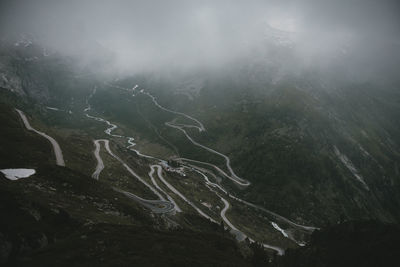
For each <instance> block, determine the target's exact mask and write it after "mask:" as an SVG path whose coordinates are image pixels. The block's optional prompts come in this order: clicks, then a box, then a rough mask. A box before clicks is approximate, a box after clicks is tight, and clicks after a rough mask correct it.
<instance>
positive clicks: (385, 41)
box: [1, 0, 400, 79]
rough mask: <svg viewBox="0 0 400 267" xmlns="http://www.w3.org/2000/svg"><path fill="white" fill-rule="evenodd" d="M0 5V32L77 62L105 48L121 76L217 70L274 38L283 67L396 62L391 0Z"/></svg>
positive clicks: (367, 71)
mask: <svg viewBox="0 0 400 267" xmlns="http://www.w3.org/2000/svg"><path fill="white" fill-rule="evenodd" d="M2 6H3V7H2V8H1V13H2V16H1V21H2V23H1V26H2V27H1V28H2V32H3V33H5V35H4V34H2V35H3V36H13V37H14V38H17V37H18V36H19V35H20V34H31V35H32V36H34V38H36V39H37V41H39V42H41V43H42V45H44V46H46V47H49V48H51V49H54V50H56V51H58V52H61V53H64V54H73V55H75V56H77V57H79V58H81V59H82V60H87V58H88V57H89V58H93V57H102V56H104V53H105V51H109V52H110V53H112V54H113V64H114V67H115V68H117V69H119V70H121V71H125V72H126V73H128V74H131V73H132V72H141V71H160V70H162V71H165V70H171V69H179V70H182V69H185V70H188V69H193V68H194V69H198V68H203V69H209V68H218V69H220V68H222V69H224V68H225V67H226V66H227V65H228V66H229V65H230V64H243V63H242V62H243V61H245V60H247V59H249V58H250V59H252V60H254V59H259V58H260V57H261V58H262V57H264V56H265V54H266V53H268V55H269V54H274V53H275V51H273V50H271V48H270V47H268V45H270V44H271V43H276V42H279V41H280V42H281V43H286V44H287V45H290V46H291V50H290V53H292V55H291V56H290V59H287V62H285V65H291V66H295V67H294V70H292V71H295V72H301V71H304V70H309V69H312V70H315V69H324V70H325V71H327V72H329V71H331V70H332V69H334V68H342V67H346V66H349V67H347V69H346V71H348V72H353V73H354V76H357V75H358V76H360V75H362V76H363V79H366V78H368V77H370V76H371V74H373V73H376V71H380V73H383V72H390V70H391V69H393V68H394V67H396V66H397V67H398V63H399V57H398V55H397V54H398V53H394V52H395V51H397V50H398V48H399V45H400V39H399V36H400V35H399V29H400V22H399V17H398V13H399V11H400V9H399V5H398V4H397V2H396V1H389V0H385V1H380V2H379V3H377V2H376V1H370V0H353V1H313V0H301V1H271V0H269V1H235V2H234V3H233V2H232V1H180V0H172V1H146V2H143V1H121V0H118V1H112V2H111V1H91V0H84V1H68V2H65V1H43V0H40V1H35V2H33V1H3V4H2ZM271 32H273V34H271ZM277 35H281V36H280V37H277ZM277 39H278V40H277ZM96 46H97V47H101V49H98V48H96ZM265 64H267V62H265ZM288 71H289V70H288Z"/></svg>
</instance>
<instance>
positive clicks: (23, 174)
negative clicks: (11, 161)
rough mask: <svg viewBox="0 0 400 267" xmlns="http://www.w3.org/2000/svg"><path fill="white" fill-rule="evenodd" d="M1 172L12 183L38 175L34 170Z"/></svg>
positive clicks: (4, 170)
mask: <svg viewBox="0 0 400 267" xmlns="http://www.w3.org/2000/svg"><path fill="white" fill-rule="evenodd" d="M0 172H2V173H3V174H4V175H5V176H6V178H7V179H9V180H12V181H16V180H18V179H21V178H28V177H29V176H31V175H34V174H35V173H36V171H35V170H34V169H2V170H0Z"/></svg>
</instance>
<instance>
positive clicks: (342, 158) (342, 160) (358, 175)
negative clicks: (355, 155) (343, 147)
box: [333, 146, 369, 190]
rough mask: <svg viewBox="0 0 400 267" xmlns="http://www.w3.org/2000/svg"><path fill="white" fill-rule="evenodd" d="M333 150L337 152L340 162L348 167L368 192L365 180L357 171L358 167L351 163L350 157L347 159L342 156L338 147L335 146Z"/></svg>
mask: <svg viewBox="0 0 400 267" xmlns="http://www.w3.org/2000/svg"><path fill="white" fill-rule="evenodd" d="M333 148H334V150H335V154H336V156H337V157H338V158H339V159H340V161H341V162H342V163H343V164H344V165H345V166H346V167H347V169H348V170H349V171H350V172H351V173H352V174H353V175H354V177H356V179H357V180H358V181H359V182H360V183H362V184H363V185H364V186H365V188H366V189H367V190H369V187H368V185H367V184H366V183H365V181H364V178H363V177H362V175H361V174H360V173H359V171H358V170H357V169H356V167H354V165H353V163H352V162H351V160H350V159H349V158H348V157H346V155H344V154H342V153H341V152H340V151H339V149H338V148H337V147H336V146H334V147H333Z"/></svg>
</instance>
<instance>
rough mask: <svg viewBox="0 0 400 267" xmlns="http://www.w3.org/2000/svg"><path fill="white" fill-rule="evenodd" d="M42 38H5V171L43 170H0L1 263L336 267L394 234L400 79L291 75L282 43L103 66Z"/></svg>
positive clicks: (1, 103) (103, 61)
mask: <svg viewBox="0 0 400 267" xmlns="http://www.w3.org/2000/svg"><path fill="white" fill-rule="evenodd" d="M282 38H283V37H282ZM33 39H34V38H32V39H29V38H28V37H24V38H22V40H20V41H15V42H14V41H12V42H11V41H8V42H7V41H3V42H2V43H1V49H0V75H1V77H2V80H1V84H0V85H1V89H0V94H1V98H0V108H1V113H0V114H1V116H0V120H1V124H2V125H3V127H2V128H3V130H2V131H1V133H0V134H1V140H2V144H1V148H0V158H1V160H0V162H1V163H0V164H1V165H0V170H5V169H18V168H27V169H31V170H35V174H34V175H32V176H31V177H28V178H24V179H18V180H15V181H14V180H10V179H9V178H7V177H6V175H4V174H0V182H1V186H0V190H1V193H0V196H1V206H0V212H1V213H2V216H1V217H2V218H5V219H4V220H2V221H1V223H0V256H1V257H0V260H1V262H2V263H4V264H8V265H30V266H32V265H34V266H36V265H37V266H43V265H48V266H53V265H55V264H57V265H71V264H74V265H82V266H83V265H85V266H86V265H99V266H105V265H128V264H129V265H130V264H136V265H140V266H148V265H156V266H165V265H171V266H180V265H181V266H187V265H189V264H190V265H198V266H205V265H206V266H251V265H253V266H259V265H260V264H262V265H268V264H269V265H272V266H273V265H277V266H294V265H293V264H292V263H293V262H296V263H298V265H297V266H312V265H307V264H308V263H310V262H311V261H310V259H315V262H314V263H313V264H314V266H325V265H323V264H325V263H326V262H334V261H332V258H334V256H335V255H334V254H333V253H332V254H331V253H330V251H332V250H337V251H339V252H338V254H340V255H341V256H343V257H344V258H345V259H349V261H346V263H347V262H349V263H353V261H352V257H353V256H354V257H356V255H364V254H368V253H371V251H375V249H374V248H376V250H378V251H379V250H382V251H384V249H383V248H390V247H391V246H392V244H394V243H395V242H396V240H397V241H398V226H397V225H398V223H399V220H400V213H399V209H398V207H399V206H400V187H399V181H400V177H399V166H398V162H399V161H400V158H399V155H400V154H399V152H400V150H399V144H400V129H399V127H398V122H399V121H398V118H399V117H400V116H399V115H400V103H399V101H398V100H399V99H400V98H399V90H398V87H399V85H400V83H399V82H396V81H391V82H382V81H376V82H369V83H365V82H358V81H354V80H349V79H347V78H343V77H342V76H341V73H340V70H338V73H337V75H329V76H328V75H326V74H325V73H324V72H323V71H305V72H302V73H291V74H285V75H283V74H284V73H288V72H287V71H286V69H282V68H283V66H284V65H286V64H284V63H282V65H279V64H278V65H277V64H275V63H276V62H280V61H281V59H282V62H286V60H290V51H291V46H286V45H285V46H283V47H282V46H281V45H279V43H278V45H276V47H275V49H276V51H279V53H278V54H277V55H275V57H273V58H272V59H271V58H269V57H267V56H265V57H266V58H268V60H270V61H269V62H270V63H268V64H267V63H265V62H264V61H263V60H260V59H254V58H252V59H251V60H248V61H246V62H244V63H243V64H240V65H232V66H230V67H229V68H227V69H225V70H223V71H221V70H216V71H215V72H213V71H202V72H200V71H199V72H198V73H179V72H178V73H174V72H173V71H171V73H172V74H170V73H168V74H166V75H160V74H154V73H142V74H140V75H139V74H137V75H132V76H120V75H118V74H117V73H109V72H108V73H107V75H105V74H104V73H105V71H104V70H107V66H108V63H109V62H110V60H111V59H110V58H109V57H108V56H105V57H104V58H99V59H98V61H96V62H90V63H86V65H80V63H79V61H77V60H76V58H75V57H74V56H73V55H63V54H59V53H57V52H51V51H45V49H44V48H43V47H42V46H41V45H40V42H36V41H35V40H33ZM16 44H18V45H16ZM92 65H96V68H95V69H93V68H92V67H91V66H92ZM339 77H340V78H339ZM16 109H18V110H20V111H22V114H25V115H26V119H27V121H28V122H29V123H30V124H31V127H32V128H33V129H35V130H36V132H35V131H32V130H28V128H27V127H26V124H25V123H24V121H23V116H22V115H21V113H20V112H17V111H16ZM38 132H40V133H42V134H40V133H39V134H38ZM45 135H47V136H48V137H51V138H53V139H54V140H55V141H56V142H57V144H59V147H60V148H61V150H62V155H63V158H64V160H65V166H57V164H56V161H55V155H54V149H55V148H53V146H52V145H51V143H50V142H48V140H46V138H44V136H45ZM371 220H373V223H371ZM319 229H321V230H320V231H319ZM363 233H367V234H366V235H367V236H369V237H370V238H366V239H363V238H359V237H360V236H362V234H363ZM392 233H393V239H391V238H390V235H391V234H392ZM351 236H356V237H357V238H351ZM336 237H340V238H342V239H341V240H342V241H341V242H343V243H345V244H349V247H350V248H352V247H357V246H359V244H363V242H368V244H371V247H372V249H371V247H366V248H364V247H363V248H360V249H359V253H358V254H357V253H354V254H348V253H347V250H346V249H341V250H340V249H339V248H340V247H341V246H340V245H341V244H340V242H336V241H335V238H336ZM373 237H376V239H374V238H373ZM379 238H382V239H379ZM348 239H350V240H348ZM374 240H377V241H376V243H375V241H374ZM380 240H382V241H380ZM380 242H383V243H384V244H385V246H382V247H380V246H379V244H380ZM285 251H286V256H283V255H284V254H285ZM357 251H358V250H357ZM382 253H383V254H382V255H389V256H390V257H392V256H393V255H392V254H390V253H391V252H390V251H388V252H387V254H384V252H382ZM277 255H279V256H282V257H278V256H277ZM154 256H156V257H154ZM376 256H377V257H376V258H379V257H378V256H379V255H376ZM389 256H388V257H389ZM357 257H358V256H357ZM371 262H372V263H371V264H372V265H371V266H374V265H373V264H375V261H371ZM328 266H329V265H328Z"/></svg>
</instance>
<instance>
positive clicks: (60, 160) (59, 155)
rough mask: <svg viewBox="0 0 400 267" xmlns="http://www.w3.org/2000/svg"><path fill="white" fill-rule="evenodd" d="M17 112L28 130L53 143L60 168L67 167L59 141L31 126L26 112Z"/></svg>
mask: <svg viewBox="0 0 400 267" xmlns="http://www.w3.org/2000/svg"><path fill="white" fill-rule="evenodd" d="M15 110H16V111H17V112H18V114H19V116H20V117H21V119H22V121H23V123H24V125H25V127H26V129H28V130H29V131H33V132H35V133H37V134H38V135H41V136H43V137H44V138H46V139H47V140H49V142H50V143H51V145H52V147H53V152H54V155H55V156H56V164H57V165H58V166H63V167H64V166H65V161H64V157H63V153H62V150H61V148H60V145H59V144H58V143H57V141H56V140H55V139H54V138H53V137H51V136H49V135H47V134H45V133H43V132H41V131H38V130H36V129H35V128H33V127H32V126H31V124H30V123H29V121H28V118H27V117H26V116H25V114H24V112H22V111H21V110H19V109H15Z"/></svg>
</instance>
